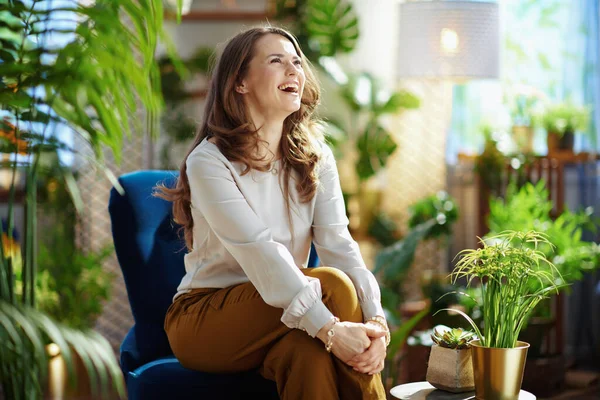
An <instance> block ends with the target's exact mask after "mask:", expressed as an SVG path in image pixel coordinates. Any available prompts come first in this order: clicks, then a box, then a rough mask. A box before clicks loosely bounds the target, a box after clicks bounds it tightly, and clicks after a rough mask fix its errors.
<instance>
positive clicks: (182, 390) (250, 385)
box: [127, 356, 278, 400]
mask: <svg viewBox="0 0 600 400" xmlns="http://www.w3.org/2000/svg"><path fill="white" fill-rule="evenodd" d="M127 390H128V392H129V393H135V395H136V398H139V399H148V400H154V399H157V400H158V399H180V400H188V399H189V400H197V399H221V398H223V396H227V398H228V399H246V398H265V397H264V396H265V395H267V396H268V397H267V398H269V399H278V397H277V389H276V387H275V383H274V382H271V381H267V380H266V379H263V378H262V377H261V376H260V375H258V373H257V372H255V371H251V372H244V373H237V374H209V373H205V372H199V371H194V370H191V369H187V368H184V367H183V366H182V365H181V364H180V363H179V361H177V359H176V358H175V357H174V356H168V357H162V358H159V359H156V360H154V361H151V362H149V363H146V364H144V365H142V366H141V367H139V368H136V369H135V370H133V371H131V372H129V374H128V376H127Z"/></svg>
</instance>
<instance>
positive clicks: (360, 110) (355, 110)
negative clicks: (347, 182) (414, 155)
mask: <svg viewBox="0 0 600 400" xmlns="http://www.w3.org/2000/svg"><path fill="white" fill-rule="evenodd" d="M339 88H340V94H341V97H342V99H343V100H344V101H345V103H346V106H347V107H348V109H349V110H350V111H351V113H350V119H349V120H347V121H345V124H344V125H342V124H340V123H339V122H338V123H336V126H337V128H341V129H342V130H343V131H345V132H346V135H345V138H344V139H346V140H350V141H351V143H353V146H352V147H353V148H354V149H355V151H356V152H357V154H358V159H357V161H356V164H355V170H356V176H357V178H358V180H359V181H362V182H364V181H366V180H367V179H369V178H370V177H372V176H373V175H375V174H376V173H377V172H378V171H380V170H381V169H383V168H384V167H385V165H386V163H387V160H388V159H389V157H390V156H391V155H392V153H393V152H394V151H395V150H396V148H397V144H396V143H395V142H394V140H393V139H392V136H391V134H390V133H389V131H388V130H387V129H386V128H385V126H384V124H383V122H382V118H381V117H384V116H386V115H391V114H397V113H398V112H400V111H401V110H403V109H414V108H418V107H419V105H420V102H419V99H418V98H417V97H416V96H415V95H413V94H411V93H409V92H407V91H403V90H402V91H398V92H394V93H390V92H389V91H387V90H385V89H383V88H382V87H381V85H380V83H379V82H378V81H377V79H376V78H375V77H374V76H372V75H371V74H368V73H361V74H356V75H350V76H349V78H348V80H347V81H346V82H343V83H342V82H340V83H339ZM344 141H345V140H337V141H336V144H337V145H338V146H339V145H340V144H341V143H343V142H344Z"/></svg>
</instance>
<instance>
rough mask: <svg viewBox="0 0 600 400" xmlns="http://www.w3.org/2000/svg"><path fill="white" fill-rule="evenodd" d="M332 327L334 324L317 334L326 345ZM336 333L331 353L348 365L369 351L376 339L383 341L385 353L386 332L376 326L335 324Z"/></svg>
mask: <svg viewBox="0 0 600 400" xmlns="http://www.w3.org/2000/svg"><path fill="white" fill-rule="evenodd" d="M332 325H333V324H332V323H328V324H327V325H325V326H324V327H323V328H321V330H320V331H319V333H318V334H317V337H318V338H319V339H321V340H322V341H323V343H325V344H327V341H328V340H329V338H328V336H327V332H328V331H329V329H331V326H332ZM334 332H335V335H334V336H333V338H332V341H331V343H332V346H331V352H332V353H333V354H334V355H335V356H336V357H337V358H339V359H340V360H342V361H343V362H345V363H346V364H348V362H349V361H350V360H352V359H353V358H355V357H356V356H358V355H360V354H363V353H364V352H365V350H367V349H369V348H370V347H371V346H372V339H374V338H381V340H383V342H384V343H383V344H384V351H385V331H384V330H383V329H381V328H380V327H378V326H376V325H370V324H361V323H355V322H338V323H337V324H335V328H334Z"/></svg>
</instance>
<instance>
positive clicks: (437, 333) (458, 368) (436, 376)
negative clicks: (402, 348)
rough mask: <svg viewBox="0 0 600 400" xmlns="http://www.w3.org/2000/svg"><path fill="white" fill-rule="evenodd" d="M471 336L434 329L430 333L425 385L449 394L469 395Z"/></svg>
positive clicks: (454, 330) (470, 388)
mask: <svg viewBox="0 0 600 400" xmlns="http://www.w3.org/2000/svg"><path fill="white" fill-rule="evenodd" d="M474 338H475V334H474V333H473V332H470V331H465V330H462V329H460V328H455V329H451V328H448V327H446V326H437V327H435V328H434V329H433V333H432V334H431V339H432V340H433V342H434V345H433V346H432V347H431V353H430V355H429V363H428V366H427V382H429V383H431V384H432V385H433V386H435V387H436V388H438V389H441V390H446V391H448V392H452V393H462V392H469V391H471V390H473V388H474V387H475V383H474V380H473V362H472V359H471V344H470V342H471V340H473V339H474Z"/></svg>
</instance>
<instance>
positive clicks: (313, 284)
mask: <svg viewBox="0 0 600 400" xmlns="http://www.w3.org/2000/svg"><path fill="white" fill-rule="evenodd" d="M307 278H308V285H306V286H305V287H304V288H303V289H302V290H301V291H300V293H298V294H297V295H296V297H294V299H293V300H292V301H291V303H290V305H289V306H288V307H287V308H286V309H285V310H284V311H283V315H282V317H281V322H283V323H284V324H285V325H286V326H288V327H290V328H295V329H302V330H304V331H306V332H308V334H309V335H311V336H312V337H315V336H316V335H317V333H318V332H319V330H320V329H321V328H322V327H323V326H324V325H325V324H326V323H327V322H329V321H330V320H331V319H332V318H333V314H332V313H331V311H329V310H328V309H327V307H326V306H325V304H323V300H322V291H321V282H320V281H319V279H316V278H312V277H307Z"/></svg>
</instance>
